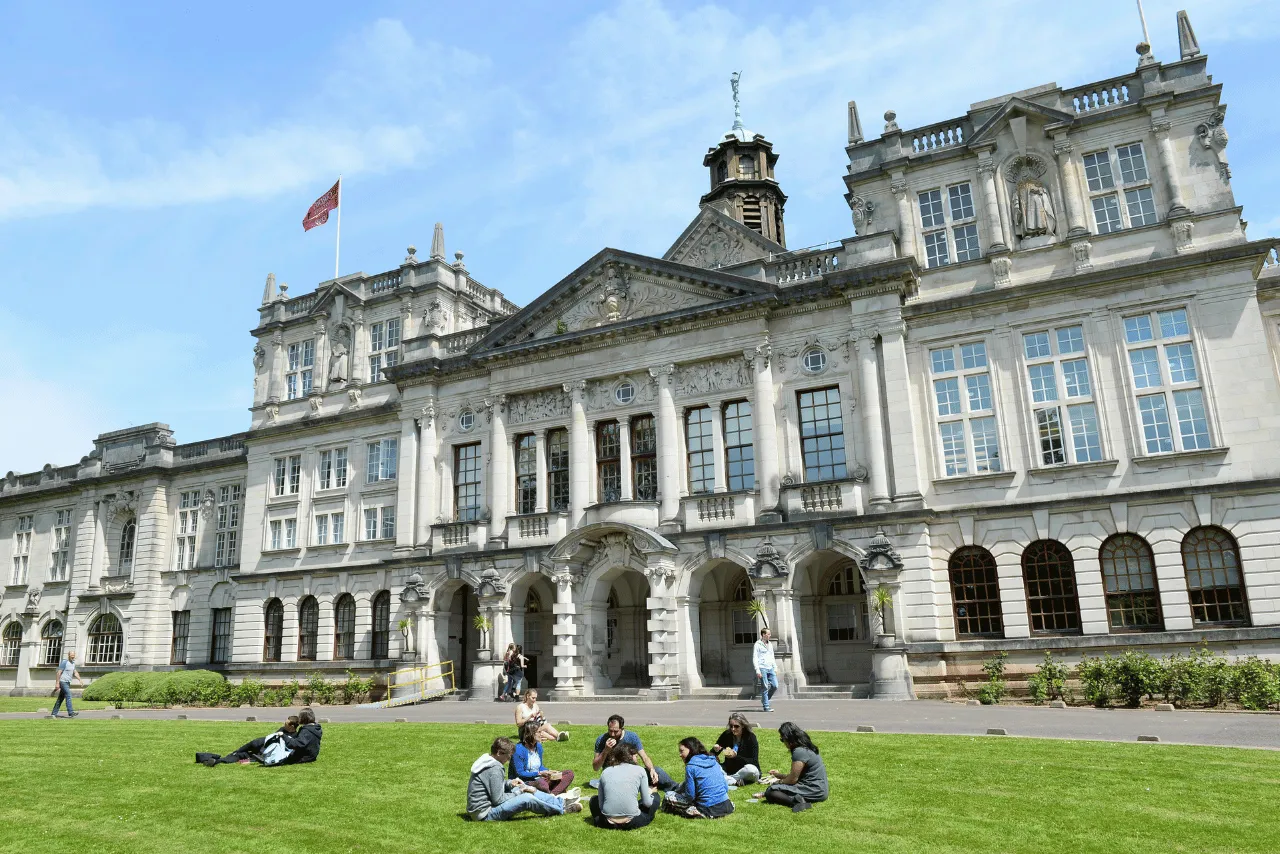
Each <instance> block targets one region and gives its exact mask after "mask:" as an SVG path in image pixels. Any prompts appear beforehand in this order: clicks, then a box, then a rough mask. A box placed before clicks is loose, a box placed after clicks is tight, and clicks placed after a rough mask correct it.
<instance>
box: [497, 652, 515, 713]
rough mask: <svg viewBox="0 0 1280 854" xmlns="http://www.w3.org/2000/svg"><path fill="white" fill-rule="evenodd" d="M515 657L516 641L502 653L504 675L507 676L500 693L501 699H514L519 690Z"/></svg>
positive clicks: (499, 697)
mask: <svg viewBox="0 0 1280 854" xmlns="http://www.w3.org/2000/svg"><path fill="white" fill-rule="evenodd" d="M515 657H516V645H515V644H514V643H509V644H507V651H506V652H504V653H503V654H502V675H503V676H504V677H506V680H507V681H506V684H505V685H503V686H502V693H501V694H499V695H498V699H499V700H514V699H515V698H516V692H517V691H518V690H519V683H518V682H517V680H516V678H515V673H514V668H515Z"/></svg>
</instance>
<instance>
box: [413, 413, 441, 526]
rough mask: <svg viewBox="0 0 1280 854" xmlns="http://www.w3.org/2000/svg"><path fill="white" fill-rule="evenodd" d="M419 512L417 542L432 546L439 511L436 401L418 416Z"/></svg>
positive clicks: (416, 521)
mask: <svg viewBox="0 0 1280 854" xmlns="http://www.w3.org/2000/svg"><path fill="white" fill-rule="evenodd" d="M418 436H419V438H418V511H417V513H416V515H415V516H414V543H415V544H417V545H430V543H431V523H432V522H433V521H434V520H435V514H436V512H437V510H438V509H439V506H440V504H439V497H438V496H437V492H438V490H437V482H436V404H435V399H434V398H428V399H427V405H426V406H424V407H422V409H421V410H420V411H419V414H418Z"/></svg>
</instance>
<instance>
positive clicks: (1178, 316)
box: [1147, 308, 1191, 338]
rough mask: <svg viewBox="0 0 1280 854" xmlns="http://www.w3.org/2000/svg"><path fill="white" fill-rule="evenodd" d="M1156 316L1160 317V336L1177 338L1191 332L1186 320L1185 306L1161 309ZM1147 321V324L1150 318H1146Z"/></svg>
mask: <svg viewBox="0 0 1280 854" xmlns="http://www.w3.org/2000/svg"><path fill="white" fill-rule="evenodd" d="M1156 316H1157V317H1159V318H1160V337H1161V338H1177V337H1179V336H1182V335H1190V334H1191V325H1190V324H1189V323H1188V322H1187V310H1186V309H1185V308H1175V309H1174V310H1173V311H1161V312H1159V313H1158V314H1157V315H1156ZM1147 322H1148V324H1149V323H1150V322H1151V320H1150V318H1148V319H1147Z"/></svg>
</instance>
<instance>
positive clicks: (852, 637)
mask: <svg viewBox="0 0 1280 854" xmlns="http://www.w3.org/2000/svg"><path fill="white" fill-rule="evenodd" d="M825 605H826V611H827V640H829V641H858V640H866V639H867V638H868V637H870V634H871V632H870V628H869V627H868V625H867V598H866V596H864V595H863V589H862V576H861V574H860V573H859V572H858V568H857V567H856V566H854V565H853V564H849V565H848V566H846V567H844V568H843V569H841V570H839V571H837V572H836V574H835V575H833V576H831V579H830V580H829V581H828V582H827V598H826V600H825Z"/></svg>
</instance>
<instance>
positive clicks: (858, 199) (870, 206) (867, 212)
mask: <svg viewBox="0 0 1280 854" xmlns="http://www.w3.org/2000/svg"><path fill="white" fill-rule="evenodd" d="M849 208H850V210H852V211H853V230H854V233H855V234H858V235H863V234H870V233H871V219H872V216H873V215H874V214H875V209H876V208H875V203H874V202H872V201H871V200H870V199H864V198H863V197H862V196H854V197H853V198H851V199H849Z"/></svg>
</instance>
